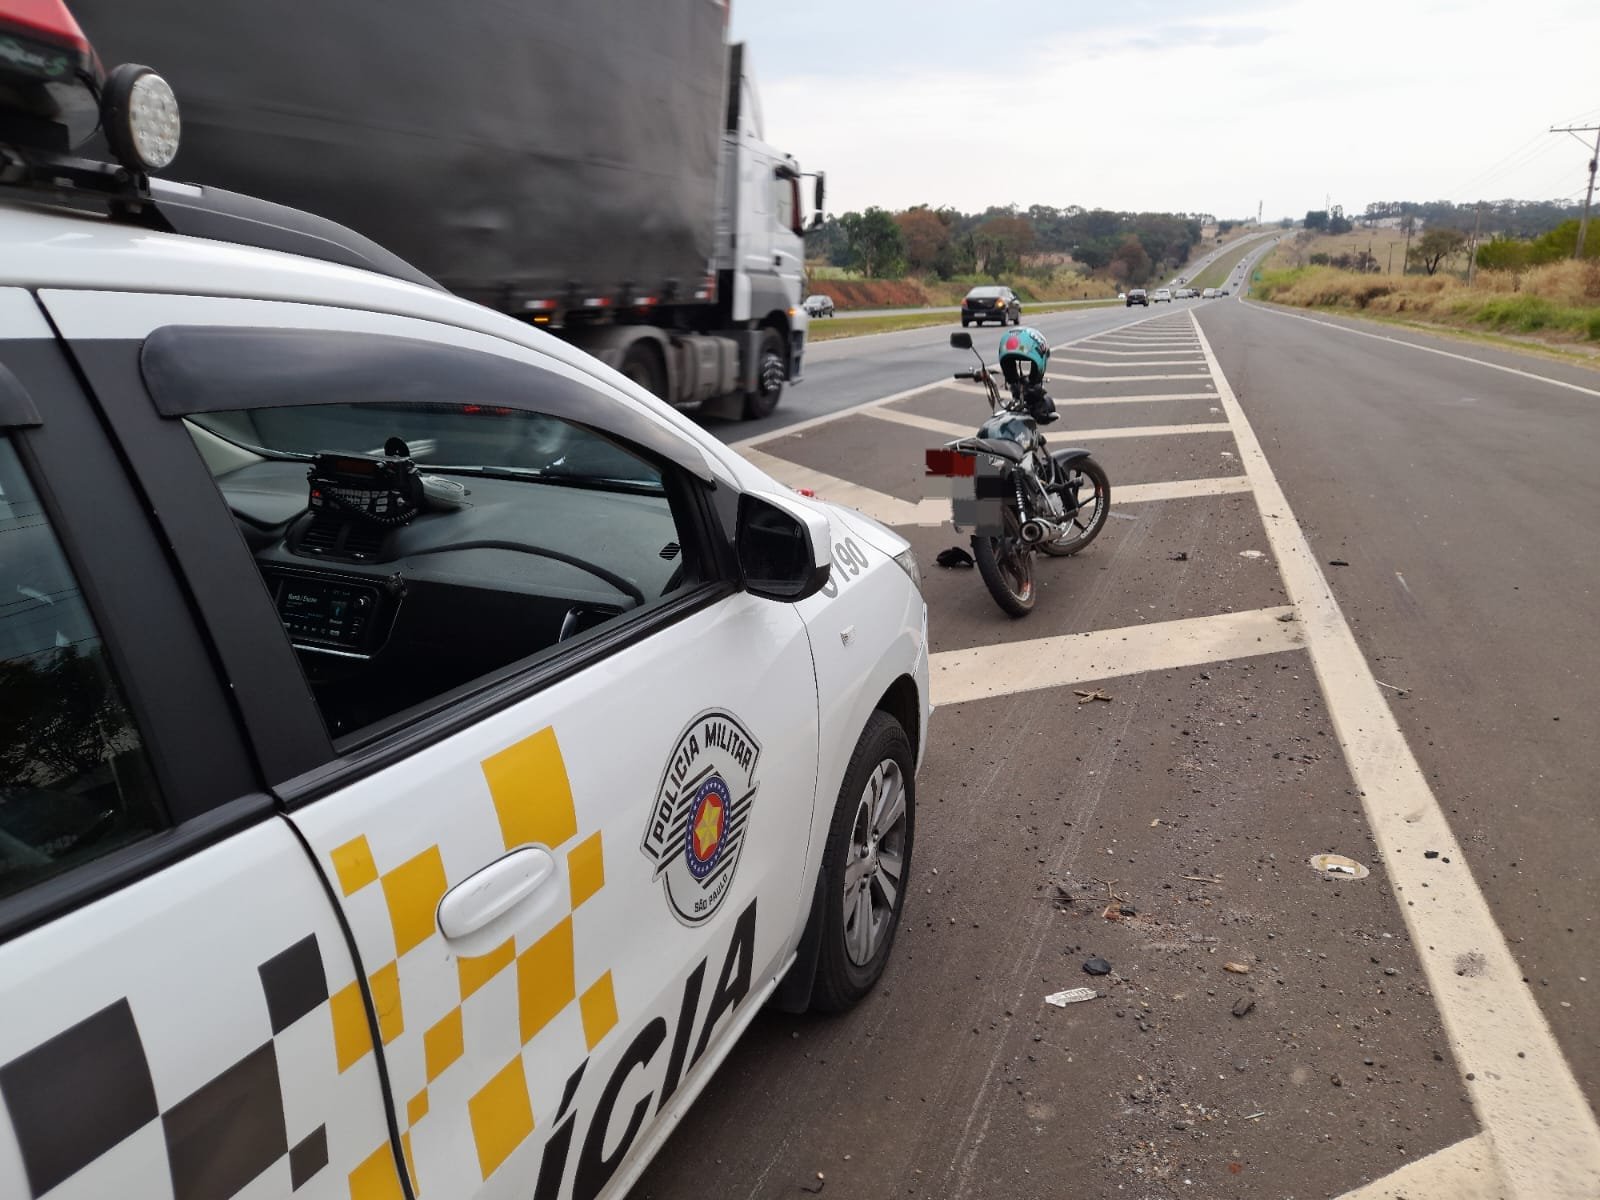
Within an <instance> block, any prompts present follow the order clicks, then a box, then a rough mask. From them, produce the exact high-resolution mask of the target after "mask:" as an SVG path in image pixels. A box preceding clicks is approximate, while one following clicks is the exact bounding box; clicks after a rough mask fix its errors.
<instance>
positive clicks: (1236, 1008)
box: [1233, 996, 1256, 1017]
mask: <svg viewBox="0 0 1600 1200" xmlns="http://www.w3.org/2000/svg"><path fill="white" fill-rule="evenodd" d="M1255 1006H1256V1002H1255V1000H1254V999H1253V998H1252V997H1250V996H1240V997H1239V999H1238V1000H1236V1001H1235V1002H1234V1005H1233V1015H1234V1016H1236V1017H1243V1016H1246V1015H1248V1014H1249V1012H1250V1010H1251V1009H1253V1008H1255Z"/></svg>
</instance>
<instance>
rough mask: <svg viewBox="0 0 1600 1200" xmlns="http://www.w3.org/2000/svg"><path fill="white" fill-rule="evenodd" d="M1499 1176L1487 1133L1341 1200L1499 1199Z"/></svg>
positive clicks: (1395, 1172)
mask: <svg viewBox="0 0 1600 1200" xmlns="http://www.w3.org/2000/svg"><path fill="white" fill-rule="evenodd" d="M1502 1194H1503V1193H1502V1192H1501V1190H1500V1176H1499V1173H1498V1170H1497V1169H1496V1167H1495V1161H1494V1148H1493V1147H1492V1146H1490V1144H1489V1138H1488V1136H1487V1135H1486V1134H1482V1133H1478V1134H1474V1135H1473V1136H1472V1137H1469V1138H1463V1139H1462V1140H1461V1141H1459V1142H1456V1143H1454V1144H1453V1145H1449V1146H1446V1147H1445V1148H1444V1149H1443V1150H1435V1151H1434V1152H1433V1153H1432V1154H1429V1155H1427V1156H1425V1157H1423V1158H1419V1159H1417V1160H1416V1161H1415V1162H1409V1163H1407V1164H1406V1165H1405V1166H1403V1167H1401V1168H1400V1169H1399V1170H1398V1171H1391V1172H1390V1173H1389V1174H1387V1175H1385V1176H1384V1177H1383V1178H1382V1179H1374V1180H1373V1181H1372V1182H1371V1183H1368V1184H1363V1185H1362V1186H1361V1187H1358V1188H1356V1189H1354V1190H1353V1191H1349V1192H1346V1193H1344V1195H1342V1196H1340V1197H1339V1200H1500V1197H1501V1195H1502Z"/></svg>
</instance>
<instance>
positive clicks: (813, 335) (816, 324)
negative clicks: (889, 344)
mask: <svg viewBox="0 0 1600 1200" xmlns="http://www.w3.org/2000/svg"><path fill="white" fill-rule="evenodd" d="M1121 303H1122V301H1120V300H1088V301H1083V300H1074V301H1070V302H1068V301H1060V302H1051V301H1045V302H1043V303H1039V304H1030V305H1028V307H1027V310H1026V311H1025V312H1024V313H1023V314H1022V316H1023V320H1024V322H1026V320H1027V318H1028V317H1029V315H1031V314H1033V313H1039V312H1061V311H1063V310H1065V309H1069V308H1106V307H1108V306H1112V305H1120V304H1121ZM960 324H961V318H960V317H959V316H958V315H957V314H955V313H953V312H942V313H938V312H926V313H899V314H896V315H894V316H889V317H851V318H849V319H848V320H842V321H841V320H838V319H834V320H831V321H830V320H827V319H826V318H824V319H822V320H813V321H812V322H811V330H810V332H809V333H808V334H807V335H806V336H807V337H808V338H809V339H810V340H811V341H813V342H831V341H836V340H837V339H839V338H847V337H860V336H861V335H862V334H867V333H898V332H899V331H900V330H902V329H924V328H926V327H928V326H930V325H953V326H956V327H957V328H959V327H960ZM984 328H986V329H987V328H990V327H989V326H985V327H984Z"/></svg>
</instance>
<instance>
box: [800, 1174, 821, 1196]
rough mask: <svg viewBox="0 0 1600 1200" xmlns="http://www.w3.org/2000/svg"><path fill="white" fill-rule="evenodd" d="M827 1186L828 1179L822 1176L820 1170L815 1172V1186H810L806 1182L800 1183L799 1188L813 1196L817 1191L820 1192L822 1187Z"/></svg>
mask: <svg viewBox="0 0 1600 1200" xmlns="http://www.w3.org/2000/svg"><path fill="white" fill-rule="evenodd" d="M827 1186H828V1181H827V1180H826V1179H824V1178H823V1175H822V1172H821V1171H818V1172H817V1186H816V1187H812V1186H811V1185H810V1184H808V1183H802V1184H801V1185H800V1190H801V1191H802V1192H810V1193H811V1194H812V1195H813V1196H815V1195H816V1194H817V1193H818V1192H820V1191H821V1190H822V1189H823V1188H825V1187H827Z"/></svg>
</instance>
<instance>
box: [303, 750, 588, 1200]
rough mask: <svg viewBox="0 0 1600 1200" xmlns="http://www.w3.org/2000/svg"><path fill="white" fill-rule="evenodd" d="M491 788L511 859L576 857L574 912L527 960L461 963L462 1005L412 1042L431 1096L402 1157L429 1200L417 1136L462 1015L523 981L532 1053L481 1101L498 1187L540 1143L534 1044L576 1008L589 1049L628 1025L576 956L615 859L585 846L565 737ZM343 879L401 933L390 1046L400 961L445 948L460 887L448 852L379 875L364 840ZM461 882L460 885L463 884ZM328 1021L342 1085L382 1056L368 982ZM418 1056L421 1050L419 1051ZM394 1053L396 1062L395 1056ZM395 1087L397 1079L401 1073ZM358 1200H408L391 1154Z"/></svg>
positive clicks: (384, 1001) (518, 762) (461, 1038)
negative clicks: (426, 946) (502, 1173)
mask: <svg viewBox="0 0 1600 1200" xmlns="http://www.w3.org/2000/svg"><path fill="white" fill-rule="evenodd" d="M482 768H483V774H484V778H485V780H486V781H487V783H488V785H489V795H490V798H491V800H492V802H493V806H494V818H495V819H496V820H497V821H498V823H499V832H500V838H501V841H502V843H503V845H504V847H505V849H506V850H507V851H508V852H509V851H511V850H514V849H516V848H517V847H519V846H526V845H530V844H537V845H542V846H546V847H549V849H550V850H551V851H552V852H553V853H556V854H558V855H559V854H560V853H561V852H562V851H563V849H565V855H566V864H567V878H568V884H569V892H570V901H571V907H570V909H569V911H568V913H567V915H566V916H564V917H563V918H562V919H561V920H560V921H558V922H557V923H556V925H555V926H554V927H553V928H552V929H550V930H549V932H547V933H545V934H544V935H543V936H541V937H540V938H538V939H537V940H536V941H534V942H533V943H532V944H531V945H528V946H526V947H524V948H523V949H522V950H521V951H518V949H517V947H516V944H515V938H507V939H506V941H504V942H503V943H501V944H500V945H499V946H497V947H495V948H494V949H493V950H491V951H489V952H488V953H487V954H483V955H479V956H476V957H472V958H462V957H456V959H455V963H456V974H457V984H458V991H459V1000H458V1002H457V1003H456V1005H455V1006H454V1007H453V1008H452V1009H451V1010H450V1011H449V1012H447V1013H446V1014H445V1015H444V1016H443V1017H442V1018H440V1019H439V1020H436V1021H434V1022H433V1023H432V1024H431V1025H430V1026H429V1027H428V1028H426V1029H425V1030H423V1031H422V1036H421V1038H420V1042H419V1039H415V1038H413V1039H411V1040H410V1043H409V1046H408V1047H407V1049H409V1050H411V1052H415V1053H420V1054H421V1056H422V1060H423V1062H422V1065H423V1068H424V1071H423V1074H424V1076H425V1078H426V1080H427V1084H426V1085H425V1086H424V1087H423V1088H422V1090H421V1091H419V1092H418V1093H417V1094H416V1095H414V1096H412V1097H411V1098H410V1099H409V1100H408V1101H406V1102H405V1104H404V1106H403V1111H402V1112H401V1113H400V1116H401V1117H402V1119H403V1125H402V1130H403V1131H402V1133H401V1149H402V1150H403V1152H404V1156H405V1161H406V1166H407V1169H408V1172H409V1174H410V1176H411V1184H412V1188H413V1190H415V1191H416V1192H417V1194H419V1195H420V1194H421V1187H420V1183H419V1179H418V1174H417V1169H416V1163H415V1161H414V1159H413V1157H412V1152H411V1131H412V1130H413V1129H415V1128H416V1127H417V1126H418V1124H419V1123H420V1122H422V1121H423V1120H425V1119H426V1118H427V1117H428V1115H429V1107H430V1102H429V1086H430V1085H432V1084H433V1083H434V1082H435V1081H436V1080H438V1079H439V1078H440V1077H441V1076H442V1075H444V1073H445V1072H447V1071H450V1070H451V1069H452V1068H455V1069H460V1068H459V1067H457V1064H458V1063H460V1062H461V1060H462V1059H463V1055H464V1053H465V1048H466V1037H465V1029H464V1025H463V1021H462V1004H463V1003H464V1002H465V1001H466V1000H467V998H468V997H470V996H471V995H472V994H473V993H474V992H476V991H478V990H479V989H480V988H482V987H483V986H484V985H485V984H487V983H488V982H489V981H490V980H492V979H494V978H496V977H497V976H499V975H500V974H501V973H502V972H506V971H514V972H515V980H516V989H517V1013H518V1024H519V1030H520V1035H521V1043H522V1047H523V1050H522V1051H519V1052H518V1053H517V1054H516V1055H515V1056H513V1057H512V1058H511V1059H510V1060H509V1061H508V1062H506V1063H505V1064H504V1065H503V1066H502V1067H500V1068H499V1069H498V1070H496V1071H494V1072H493V1073H492V1074H491V1075H490V1076H489V1077H488V1078H487V1079H485V1080H483V1081H482V1083H481V1084H480V1085H479V1086H478V1087H477V1088H476V1089H475V1090H474V1091H472V1093H471V1098H470V1100H469V1102H468V1105H467V1109H468V1113H467V1115H468V1121H469V1124H470V1126H471V1129H472V1135H473V1139H474V1142H475V1144H476V1150H477V1158H478V1166H479V1169H480V1170H481V1172H482V1177H483V1178H484V1179H488V1178H489V1176H490V1175H491V1174H492V1173H493V1172H494V1171H495V1169H496V1168H498V1167H499V1166H500V1165H501V1164H502V1163H503V1162H505V1160H506V1159H507V1158H508V1157H510V1155H511V1153H512V1151H514V1150H515V1149H516V1148H517V1147H518V1146H520V1145H521V1144H522V1143H523V1142H524V1141H526V1140H527V1138H528V1137H529V1136H530V1135H531V1134H532V1133H533V1130H534V1118H533V1105H532V1101H531V1099H530V1097H529V1094H528V1087H527V1079H526V1075H525V1073H524V1068H523V1062H522V1054H523V1053H524V1052H525V1051H526V1048H527V1046H528V1044H529V1043H530V1042H531V1041H532V1040H533V1039H534V1038H535V1037H536V1036H537V1035H538V1033H539V1032H540V1031H541V1030H542V1029H544V1028H545V1027H546V1026H547V1025H548V1024H549V1023H550V1022H551V1021H552V1020H554V1019H555V1018H556V1017H557V1016H558V1015H560V1014H561V1013H562V1012H563V1011H564V1010H565V1009H566V1008H567V1007H568V1006H569V1005H571V1004H573V1003H574V1002H576V1003H577V1004H578V1006H579V1011H580V1014H581V1018H582V1024H583V1032H584V1039H585V1041H586V1042H587V1044H588V1049H589V1050H591V1051H592V1050H593V1049H594V1048H595V1046H597V1045H598V1044H599V1043H600V1041H601V1039H602V1038H604V1037H605V1036H606V1034H607V1033H609V1032H610V1031H611V1029H612V1028H613V1027H614V1026H615V1025H616V1023H617V1003H616V996H615V994H614V992H613V990H612V982H611V972H610V971H605V972H603V973H601V974H600V975H599V977H598V978H595V979H592V980H588V981H586V986H585V987H584V988H583V990H582V991H581V992H580V991H579V989H578V980H577V977H576V976H577V972H576V964H575V958H574V953H573V950H574V945H573V921H572V913H574V912H576V911H577V909H578V908H579V907H580V906H582V905H583V904H584V903H585V902H586V901H588V900H589V899H591V898H592V897H593V896H594V895H595V894H596V893H597V892H599V891H600V890H601V888H603V887H604V886H605V855H604V849H603V846H602V844H601V836H600V833H599V832H598V831H597V832H595V833H592V834H590V835H589V836H588V837H586V838H583V839H582V840H579V838H578V819H577V811H576V807H575V806H574V804H573V799H572V788H571V784H570V782H569V780H568V777H567V770H566V764H565V762H564V761H563V760H562V757H561V747H560V744H559V743H558V741H557V739H556V734H555V730H554V728H549V727H547V728H545V729H542V730H540V731H539V732H538V733H535V734H533V735H532V736H531V737H528V738H525V739H524V740H522V741H520V742H518V743H516V744H515V745H512V746H510V747H508V748H507V749H505V750H502V751H501V752H499V753H498V754H495V755H493V756H492V757H490V758H488V759H486V760H485V761H484V762H483V763H482ZM329 857H330V859H331V860H332V866H333V871H334V875H335V877H336V878H337V880H338V883H339V887H340V889H341V890H342V891H343V893H344V895H345V896H346V897H351V896H354V895H356V894H357V893H358V892H361V891H362V890H363V889H366V888H370V887H373V886H377V887H378V888H380V889H382V893H383V900H384V905H385V907H386V909H387V911H388V915H389V921H390V924H391V926H392V928H393V931H394V944H395V959H394V960H393V961H390V962H387V963H385V964H383V965H382V966H380V967H378V968H377V969H376V970H374V971H372V972H371V974H369V975H368V976H367V987H368V988H369V989H370V991H371V995H372V1000H373V1004H374V1007H375V1008H376V1010H377V1015H378V1032H379V1037H380V1038H381V1040H382V1042H383V1044H384V1045H385V1046H388V1045H389V1044H390V1043H391V1042H394V1041H395V1039H397V1038H399V1037H400V1036H401V1035H402V1034H403V1033H404V1032H405V1030H406V1015H405V1014H406V1005H405V1001H406V997H405V994H404V992H405V988H404V972H402V970H401V969H400V968H401V964H400V959H401V958H403V957H404V956H405V954H406V953H407V952H408V951H410V950H414V949H416V948H417V947H418V946H421V945H422V944H423V943H424V942H426V941H427V940H428V939H429V938H432V937H438V936H440V935H439V932H438V928H437V924H436V918H435V913H436V911H437V909H438V906H439V901H440V899H441V898H442V897H443V896H444V893H445V891H446V890H447V889H448V887H449V886H450V882H449V881H448V880H447V878H446V875H445V867H444V860H443V856H442V855H441V853H440V850H439V847H438V846H437V845H433V846H429V847H427V848H426V849H424V850H422V851H421V852H420V853H418V854H416V855H414V856H413V857H411V858H409V859H407V860H405V861H404V862H399V863H394V864H391V865H388V866H387V869H380V866H379V864H378V863H377V862H376V861H375V860H374V858H373V854H372V850H371V847H370V846H369V845H368V842H367V838H366V837H365V836H364V835H363V836H358V837H355V838H353V839H351V840H349V841H347V842H345V843H344V844H343V845H341V846H339V847H337V848H336V849H334V850H333V851H331V852H330V855H329ZM457 882H459V881H457ZM329 1009H330V1012H331V1014H332V1020H333V1034H334V1053H335V1056H336V1058H337V1060H338V1068H339V1071H340V1073H343V1072H344V1071H346V1070H348V1069H349V1068H350V1067H351V1066H353V1065H355V1064H356V1063H358V1062H360V1061H361V1060H362V1059H363V1058H364V1057H365V1056H366V1055H367V1054H368V1053H370V1052H371V1050H372V1039H371V1035H370V1029H369V1026H368V1024H367V1016H366V1010H365V1007H364V1006H363V1004H362V999H361V991H360V980H356V981H354V982H352V983H351V984H349V985H348V986H347V987H345V988H343V989H342V990H340V991H339V992H337V993H335V994H334V995H333V996H332V998H331V1001H330V1004H329ZM413 1048H414V1049H413ZM389 1053H392V1052H389ZM391 1077H393V1072H391ZM349 1184H350V1196H351V1200H400V1198H401V1197H402V1195H403V1192H402V1189H401V1186H400V1180H399V1178H398V1175H397V1173H396V1169H395V1162H394V1155H393V1152H392V1150H391V1148H390V1147H389V1146H388V1144H387V1143H385V1144H383V1145H380V1146H378V1147H377V1148H376V1149H374V1150H373V1152H372V1154H371V1156H370V1157H368V1158H367V1159H366V1160H364V1161H363V1162H362V1163H361V1165H360V1166H358V1167H357V1168H356V1169H355V1170H354V1171H352V1172H351V1173H350V1176H349Z"/></svg>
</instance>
